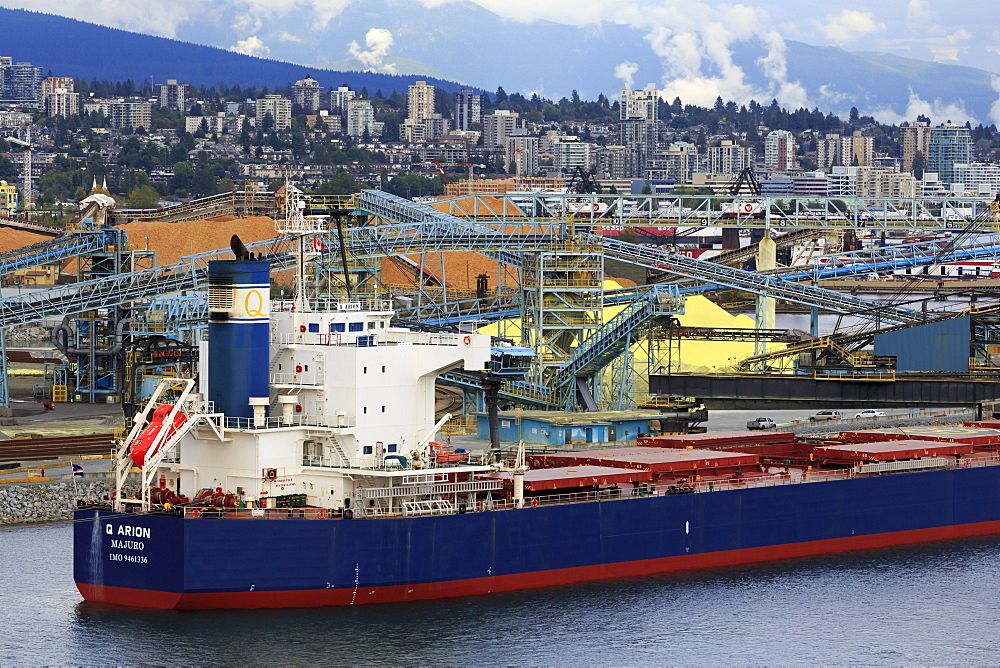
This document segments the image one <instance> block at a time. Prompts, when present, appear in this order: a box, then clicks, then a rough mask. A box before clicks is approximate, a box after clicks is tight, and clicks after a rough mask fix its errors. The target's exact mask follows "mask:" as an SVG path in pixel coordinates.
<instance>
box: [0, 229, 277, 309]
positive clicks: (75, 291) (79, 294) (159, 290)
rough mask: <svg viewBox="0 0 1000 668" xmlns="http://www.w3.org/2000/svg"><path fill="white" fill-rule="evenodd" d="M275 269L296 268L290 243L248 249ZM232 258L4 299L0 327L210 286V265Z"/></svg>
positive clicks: (194, 259)
mask: <svg viewBox="0 0 1000 668" xmlns="http://www.w3.org/2000/svg"><path fill="white" fill-rule="evenodd" d="M247 248H248V249H249V250H250V251H253V252H254V253H256V254H258V255H259V256H260V257H261V259H265V260H269V261H270V262H271V268H272V269H274V270H276V271H280V270H282V269H288V268H289V267H291V266H293V265H294V263H295V257H294V255H293V251H294V249H293V248H292V240H291V239H290V238H289V237H277V238H275V239H268V240H266V241H258V242H255V243H251V244H247ZM229 257H231V251H230V250H229V249H228V248H225V249H219V250H216V251H211V252H208V253H199V254H197V255H189V256H187V257H185V258H182V260H181V261H180V262H177V263H175V264H168V265H164V266H162V267H155V268H153V269H143V270H141V271H133V272H128V273H126V274H119V275H117V276H108V277H106V278H99V279H94V280H90V281H81V282H79V283H74V284H72V285H63V286H57V287H55V288H51V289H48V290H38V291H36V292H30V293H27V294H23V295H17V296H14V297H8V298H6V299H3V300H0V327H7V326H10V325H17V324H23V323H28V322H35V321H38V320H43V319H45V318H51V317H55V316H64V315H71V314H75V313H81V312H83V311H91V310H95V309H105V308H111V307H114V306H118V305H120V304H126V303H128V302H134V301H139V300H142V299H149V298H151V297H154V296H156V295H163V294H169V293H171V292H180V291H181V290H195V289H202V288H204V287H205V286H206V285H207V277H208V262H209V261H210V260H216V259H219V260H221V259H227V258H229Z"/></svg>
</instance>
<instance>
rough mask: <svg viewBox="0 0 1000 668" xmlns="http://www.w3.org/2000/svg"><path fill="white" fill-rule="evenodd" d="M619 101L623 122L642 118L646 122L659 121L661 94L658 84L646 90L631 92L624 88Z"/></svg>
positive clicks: (649, 86) (619, 111) (620, 115)
mask: <svg viewBox="0 0 1000 668" xmlns="http://www.w3.org/2000/svg"><path fill="white" fill-rule="evenodd" d="M619 97H620V99H619V101H618V113H619V118H620V119H621V120H623V121H624V120H627V119H630V118H641V119H643V120H646V121H655V120H658V119H659V106H658V104H659V102H660V93H659V91H657V90H656V84H649V85H648V86H646V88H645V89H644V90H631V89H629V88H628V87H622V92H621V95H620V96H619Z"/></svg>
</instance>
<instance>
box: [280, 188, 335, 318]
mask: <svg viewBox="0 0 1000 668" xmlns="http://www.w3.org/2000/svg"><path fill="white" fill-rule="evenodd" d="M302 194H303V193H302V191H301V190H299V189H298V188H296V187H295V186H293V185H292V183H291V182H290V181H285V217H284V219H279V220H277V221H275V224H274V229H275V231H276V232H278V233H279V234H287V235H289V236H291V237H293V238H294V239H295V242H296V243H295V280H296V283H297V285H296V286H295V309H296V310H297V311H299V312H300V313H302V312H308V311H310V310H312V309H311V307H310V305H309V297H308V295H307V294H306V260H308V259H309V258H311V257H315V256H316V255H318V254H319V251H321V250H322V243H323V242H322V241H321V240H320V238H319V236H317V235H319V234H320V233H322V232H323V231H324V230H325V226H324V224H323V221H322V219H320V218H319V217H316V216H311V217H309V218H306V216H305V208H306V203H305V201H304V200H303V199H302ZM307 237H311V239H309V241H308V243H307Z"/></svg>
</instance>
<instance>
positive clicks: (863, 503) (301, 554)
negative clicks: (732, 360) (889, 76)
mask: <svg viewBox="0 0 1000 668" xmlns="http://www.w3.org/2000/svg"><path fill="white" fill-rule="evenodd" d="M76 520H77V521H76V525H75V539H74V540H75V557H74V572H75V579H76V582H77V586H78V588H79V590H80V592H81V594H82V595H83V597H84V598H85V599H86V600H88V601H99V602H105V603H113V604H121V605H129V606H138V607H146V608H165V609H170V608H173V609H212V608H280V607H315V606H333V605H356V604H369V603H388V602H399V601H411V600H419V599H433V598H445V597H454V596H466V595H477V594H486V593H493V592H500V591H510V590H516V589H528V588H537V587H546V586H554V585H563V584H570V583H575V582H584V581H593V580H601V579H609V578H620V577H634V576H640V575H648V574H655V573H663V572H669V571H678V570H689V569H698V568H711V567H719V566H730V565H735V564H744V563H751V562H760V561H770V560H778V559H785V558H793V557H801V556H807V555H815V554H823V553H833V552H841V551H847V550H858V549H866V548H880V547H887V546H893V545H902V544H909V543H917V542H924V541H932V540H941V539H948V538H959V537H966V536H976V535H987V534H994V533H1000V467H997V466H991V467H982V468H976V469H949V470H941V471H932V472H921V473H910V474H894V475H888V476H881V477H871V478H857V479H850V480H837V481H829V482H818V483H805V484H794V485H783V486H776V487H764V488H752V489H740V490H731V491H719V492H708V493H698V494H685V495H674V496H656V497H646V498H627V499H621V500H610V501H602V502H592V503H579V504H567V505H558V506H540V507H537V508H530V507H529V508H525V509H522V510H506V511H495V512H484V513H469V514H464V515H445V516H434V517H420V518H382V519H354V520H315V519H285V520H275V519H267V520H250V519H247V520H236V519H224V520H220V519H197V520H194V519H181V518H178V517H169V516H162V515H143V514H133V515H121V514H115V513H110V512H107V511H96V510H80V511H77V517H76Z"/></svg>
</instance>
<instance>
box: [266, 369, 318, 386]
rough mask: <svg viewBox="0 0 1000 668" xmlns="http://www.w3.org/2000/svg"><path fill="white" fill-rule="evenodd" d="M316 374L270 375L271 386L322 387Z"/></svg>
mask: <svg viewBox="0 0 1000 668" xmlns="http://www.w3.org/2000/svg"><path fill="white" fill-rule="evenodd" d="M319 381H320V375H319V374H317V373H289V372H285V373H272V374H271V385H295V386H303V387H305V386H309V387H312V386H315V385H322V383H321V382H319Z"/></svg>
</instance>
